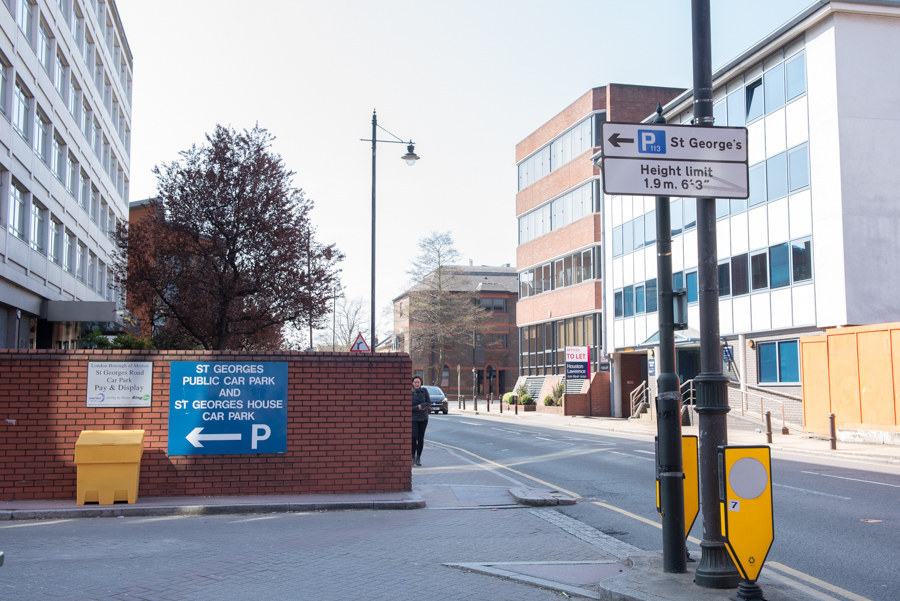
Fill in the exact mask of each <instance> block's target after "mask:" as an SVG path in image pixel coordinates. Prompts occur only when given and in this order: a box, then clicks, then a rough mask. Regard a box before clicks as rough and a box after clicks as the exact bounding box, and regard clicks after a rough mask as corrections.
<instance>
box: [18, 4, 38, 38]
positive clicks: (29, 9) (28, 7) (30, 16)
mask: <svg viewBox="0 0 900 601" xmlns="http://www.w3.org/2000/svg"><path fill="white" fill-rule="evenodd" d="M18 5H19V9H18V11H17V13H18V14H17V15H16V23H17V24H18V25H19V29H21V30H22V33H24V34H25V38H26V39H27V40H28V43H29V44H31V43H32V37H31V36H32V33H31V29H32V24H33V22H34V4H32V3H31V2H29V1H28V0H18Z"/></svg>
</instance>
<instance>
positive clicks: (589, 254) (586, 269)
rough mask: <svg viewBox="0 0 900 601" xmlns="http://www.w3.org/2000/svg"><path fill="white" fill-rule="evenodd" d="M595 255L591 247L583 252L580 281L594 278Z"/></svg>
mask: <svg viewBox="0 0 900 601" xmlns="http://www.w3.org/2000/svg"><path fill="white" fill-rule="evenodd" d="M593 255H594V253H593V251H591V250H590V249H588V250H586V251H584V252H582V253H581V278H580V280H579V281H584V280H590V279H593V277H594V270H593V267H592V264H593Z"/></svg>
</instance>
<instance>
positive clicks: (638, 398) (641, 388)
mask: <svg viewBox="0 0 900 601" xmlns="http://www.w3.org/2000/svg"><path fill="white" fill-rule="evenodd" d="M647 392H648V389H647V380H644V381H643V382H641V383H640V384H638V386H637V388H635V389H634V390H632V391H631V413H630V414H629V419H631V418H632V417H637V416H638V412H639V411H640V410H641V409H643V408H642V407H641V405H647V407H648V408H649V407H650V403H649V401H648V396H647Z"/></svg>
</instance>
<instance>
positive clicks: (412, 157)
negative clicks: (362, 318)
mask: <svg viewBox="0 0 900 601" xmlns="http://www.w3.org/2000/svg"><path fill="white" fill-rule="evenodd" d="M379 129H380V130H381V131H383V132H385V133H387V134H390V135H391V136H394V138H396V139H395V140H379V139H378V130H379ZM360 140H361V141H362V142H371V143H372V277H371V281H372V289H371V295H372V298H371V305H370V307H369V309H370V316H371V322H370V323H371V325H370V329H369V350H370V351H371V352H373V353H374V352H375V344H376V340H375V151H376V145H377V143H378V142H383V143H390V144H406V145H407V146H406V154H404V155H403V156H402V157H400V158H401V159H403V160H404V161H406V164H407V165H409V166H410V167H411V166H413V165H415V164H416V161H418V160H419V156H418V155H417V154H416V153H415V145H414V144H413V141H412V140H409V141H408V142H405V141H403V140H402V139H401V138H400V137H398V136H396V135H394V134H392V133H391V132H389V131H388V130H386V129H385V128H383V127H381V126H380V125H378V116H377V115H376V114H375V111H374V110H372V138H371V139H366V138H361V139H360Z"/></svg>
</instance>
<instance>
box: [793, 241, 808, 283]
mask: <svg viewBox="0 0 900 601" xmlns="http://www.w3.org/2000/svg"><path fill="white" fill-rule="evenodd" d="M810 244H811V243H810V241H809V240H800V241H795V242H793V243H792V244H791V263H792V264H793V272H794V281H795V282H802V281H804V280H811V279H812V249H811V248H810Z"/></svg>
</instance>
